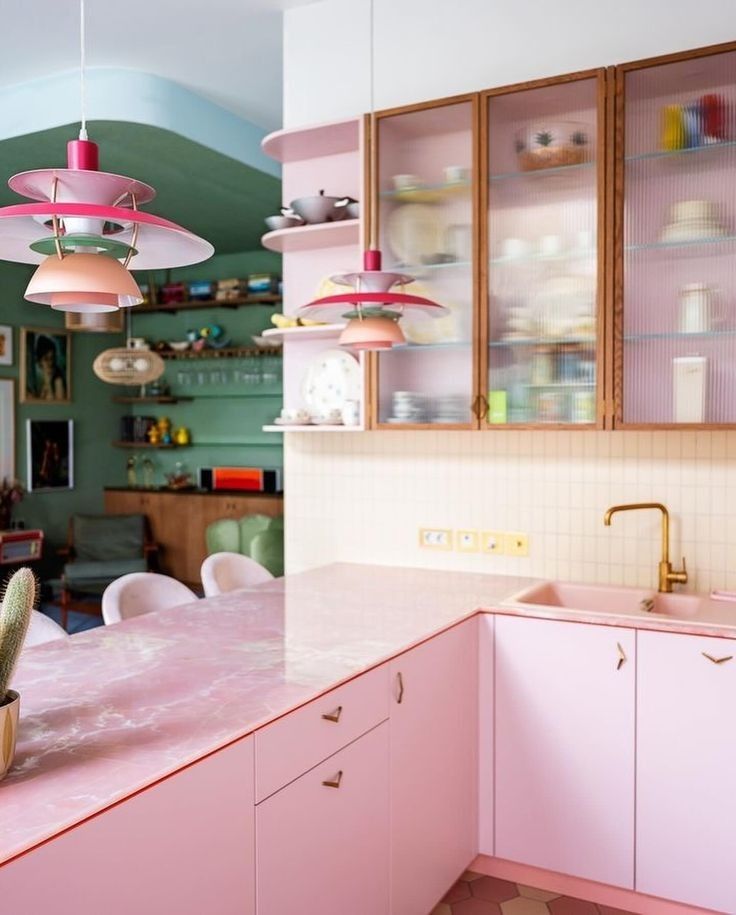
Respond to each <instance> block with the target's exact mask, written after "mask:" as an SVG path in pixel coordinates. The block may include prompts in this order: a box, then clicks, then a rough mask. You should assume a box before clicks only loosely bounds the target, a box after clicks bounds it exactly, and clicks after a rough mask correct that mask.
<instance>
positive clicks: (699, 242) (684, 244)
mask: <svg viewBox="0 0 736 915" xmlns="http://www.w3.org/2000/svg"><path fill="white" fill-rule="evenodd" d="M733 242H736V235H714V236H711V237H709V238H689V239H683V240H682V241H651V242H644V243H642V244H633V245H624V251H627V252H634V251H669V250H671V249H673V248H685V249H689V250H690V251H691V250H692V249H693V248H706V249H710V247H711V246H713V245H727V244H733ZM695 253H696V254H697V252H695ZM710 253H711V251H710V250H706V251H705V252H703V256H705V255H708V254H710ZM712 253H713V254H721V252H720V251H715V250H714V251H712Z"/></svg>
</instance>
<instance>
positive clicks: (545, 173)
mask: <svg viewBox="0 0 736 915" xmlns="http://www.w3.org/2000/svg"><path fill="white" fill-rule="evenodd" d="M590 168H595V162H577V163H576V164H575V165H558V166H555V167H553V168H537V169H532V170H531V171H516V172H500V173H498V174H496V175H489V180H490V181H512V180H519V179H524V180H526V179H527V178H535V179H536V178H564V177H565V176H567V175H574V174H575V173H576V172H579V171H580V170H581V169H590Z"/></svg>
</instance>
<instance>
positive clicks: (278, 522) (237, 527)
mask: <svg viewBox="0 0 736 915" xmlns="http://www.w3.org/2000/svg"><path fill="white" fill-rule="evenodd" d="M205 538H206V542H207V553H208V554H209V555H212V553H241V554H242V555H243V556H250V558H251V559H255V561H256V562H258V563H260V564H261V565H262V566H263V567H264V568H266V569H268V571H269V572H270V573H271V574H272V575H273V576H274V577H275V578H279V577H280V576H282V575H283V574H284V519H283V517H282V516H279V517H277V518H269V517H268V516H267V515H245V517H243V518H241V519H240V520H239V521H236V520H235V519H234V518H222V519H221V520H220V521H213V522H212V524H210V525H208V526H207V530H206V532H205Z"/></svg>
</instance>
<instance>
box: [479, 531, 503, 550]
mask: <svg viewBox="0 0 736 915" xmlns="http://www.w3.org/2000/svg"><path fill="white" fill-rule="evenodd" d="M504 536H505V535H504V533H503V531H483V532H482V533H481V535H480V548H481V552H483V553H489V554H495V555H496V556H503V554H504V553H505V552H506V544H505V542H504Z"/></svg>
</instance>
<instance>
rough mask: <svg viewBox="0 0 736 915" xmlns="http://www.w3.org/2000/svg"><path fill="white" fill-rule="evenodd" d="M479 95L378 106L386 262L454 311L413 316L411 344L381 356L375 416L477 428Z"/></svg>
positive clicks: (383, 421)
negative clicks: (398, 106) (394, 106)
mask: <svg viewBox="0 0 736 915" xmlns="http://www.w3.org/2000/svg"><path fill="white" fill-rule="evenodd" d="M477 110H478V101H477V96H463V97H461V98H454V99H450V100H443V101H441V102H431V103H427V104H426V105H417V106H412V107H409V108H401V109H394V110H392V111H388V112H379V114H378V115H377V116H376V123H375V131H376V135H375V137H374V141H373V142H374V145H373V153H374V155H376V156H377V162H376V173H377V174H376V185H377V187H375V188H373V189H372V190H373V193H374V194H376V199H377V204H378V205H377V213H378V234H379V243H380V247H381V248H382V250H383V259H384V269H389V270H394V269H395V270H397V271H398V270H400V271H402V272H405V273H408V274H411V275H412V276H414V277H415V278H416V279H415V282H414V283H412V284H411V285H410V286H407V287H406V292H414V293H417V294H418V295H422V296H426V297H427V298H430V299H433V300H434V301H436V302H439V303H440V304H442V305H445V306H446V307H447V308H448V309H449V311H448V314H447V315H446V316H444V317H442V318H438V319H433V318H426V317H423V316H421V315H419V316H416V315H415V314H414V313H411V312H410V313H408V314H407V315H406V317H404V318H402V320H401V322H400V323H401V327H402V329H403V331H404V335H405V337H406V344H405V345H402V346H399V347H395V348H394V349H392V350H391V351H388V352H384V353H380V354H378V356H377V359H376V363H375V365H376V373H375V382H374V391H373V421H374V423H375V424H378V425H381V426H384V427H386V428H390V427H396V426H398V427H407V426H411V427H416V426H421V427H426V428H432V429H436V428H438V427H441V428H445V429H446V428H461V429H462V428H472V427H474V426H475V425H476V423H477V419H476V415H475V413H474V412H473V406H474V401H475V398H476V393H477V392H476V384H475V378H476V371H475V347H474V327H475V316H474V289H475V273H476V258H475V251H476V247H477V245H476V238H477V229H476V225H475V207H474V200H475V188H476V177H475V176H476V172H477V153H476V138H477V129H476V122H477Z"/></svg>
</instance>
